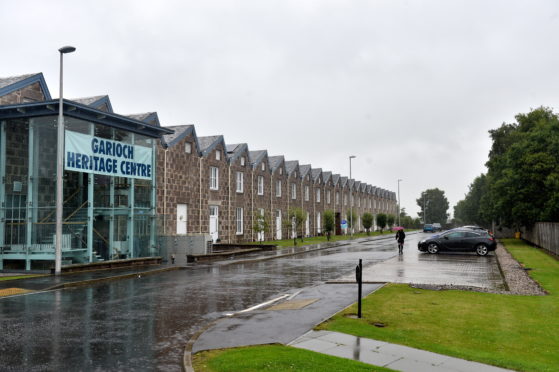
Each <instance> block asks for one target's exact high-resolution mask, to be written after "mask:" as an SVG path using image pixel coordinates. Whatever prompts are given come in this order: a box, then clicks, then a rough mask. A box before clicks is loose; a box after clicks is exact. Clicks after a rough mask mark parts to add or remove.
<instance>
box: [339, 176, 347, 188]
mask: <svg viewBox="0 0 559 372" xmlns="http://www.w3.org/2000/svg"><path fill="white" fill-rule="evenodd" d="M340 183H341V186H342V187H345V185H346V184H347V177H340Z"/></svg>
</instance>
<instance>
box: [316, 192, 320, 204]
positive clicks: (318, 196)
mask: <svg viewBox="0 0 559 372" xmlns="http://www.w3.org/2000/svg"><path fill="white" fill-rule="evenodd" d="M316 202H317V203H320V189H316Z"/></svg>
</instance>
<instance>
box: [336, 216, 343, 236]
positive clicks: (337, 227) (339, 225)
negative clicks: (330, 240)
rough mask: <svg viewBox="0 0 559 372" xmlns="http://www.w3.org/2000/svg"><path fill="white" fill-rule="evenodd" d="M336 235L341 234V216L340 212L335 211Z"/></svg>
mask: <svg viewBox="0 0 559 372" xmlns="http://www.w3.org/2000/svg"><path fill="white" fill-rule="evenodd" d="M335 234H336V235H342V218H341V216H340V212H336V232H335Z"/></svg>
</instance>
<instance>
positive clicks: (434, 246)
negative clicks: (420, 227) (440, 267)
mask: <svg viewBox="0 0 559 372" xmlns="http://www.w3.org/2000/svg"><path fill="white" fill-rule="evenodd" d="M427 252H429V253H431V254H435V253H438V252H439V246H438V245H437V244H435V243H429V245H428V246H427Z"/></svg>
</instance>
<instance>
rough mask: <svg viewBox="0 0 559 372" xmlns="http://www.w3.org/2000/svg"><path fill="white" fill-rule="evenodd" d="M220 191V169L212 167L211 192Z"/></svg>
mask: <svg viewBox="0 0 559 372" xmlns="http://www.w3.org/2000/svg"><path fill="white" fill-rule="evenodd" d="M218 189H219V169H218V168H217V167H210V190H218Z"/></svg>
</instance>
